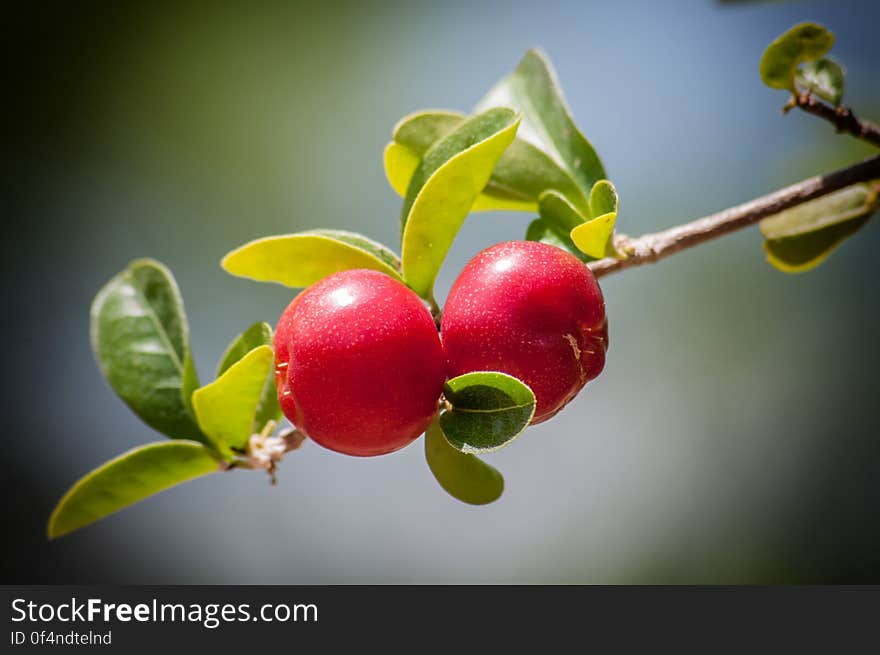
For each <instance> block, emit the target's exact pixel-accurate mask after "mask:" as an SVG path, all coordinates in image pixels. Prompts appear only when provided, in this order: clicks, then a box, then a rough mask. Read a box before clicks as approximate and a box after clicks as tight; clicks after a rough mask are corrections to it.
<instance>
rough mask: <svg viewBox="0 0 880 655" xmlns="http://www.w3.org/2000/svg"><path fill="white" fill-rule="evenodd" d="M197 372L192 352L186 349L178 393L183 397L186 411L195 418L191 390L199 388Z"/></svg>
mask: <svg viewBox="0 0 880 655" xmlns="http://www.w3.org/2000/svg"><path fill="white" fill-rule="evenodd" d="M199 386H201V385H200V383H199V374H198V372H197V371H196V363H195V360H193V357H192V353H191V352H189V351H187V353H186V356H185V357H184V359H183V377H182V378H181V384H180V394H181V396H182V397H183V404H184V405H185V406H186V411H187V412H188V413H189V415H190V416H191V417H192V418H193V419H195V417H196V410H195V409H194V408H193V404H192V395H193V391H195V390H196V389H198V388H199Z"/></svg>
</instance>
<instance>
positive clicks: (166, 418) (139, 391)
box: [91, 259, 203, 441]
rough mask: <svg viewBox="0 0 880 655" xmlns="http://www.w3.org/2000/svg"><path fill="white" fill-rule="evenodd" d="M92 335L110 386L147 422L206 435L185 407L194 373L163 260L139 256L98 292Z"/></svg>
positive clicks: (180, 433) (171, 431) (179, 305)
mask: <svg viewBox="0 0 880 655" xmlns="http://www.w3.org/2000/svg"><path fill="white" fill-rule="evenodd" d="M91 340H92V348H93V350H94V351H95V356H96V357H97V359H98V365H99V366H100V367H101V371H102V372H103V374H104V376H105V377H106V378H107V381H108V382H109V383H110V386H111V387H112V388H113V390H114V391H115V392H116V393H117V394H118V395H119V397H120V398H122V400H124V401H125V403H126V404H127V405H128V406H129V407H130V408H131V409H132V411H134V413H135V414H137V415H138V416H139V417H140V418H141V419H142V420H143V421H144V422H145V423H146V424H147V425H149V426H150V427H152V428H155V429H156V430H158V431H159V432H162V433H163V434H166V435H168V436H170V437H176V438H189V439H196V440H200V441H201V440H202V439H203V436H202V434H201V432H200V431H199V428H198V426H197V425H196V423H195V420H194V419H193V417H192V415H191V414H190V412H189V410H188V409H187V406H188V405H189V392H190V391H191V390H192V386H193V381H194V380H196V377H195V367H194V366H193V365H192V361H191V359H190V354H189V329H188V327H187V322H186V314H185V313H184V309H183V301H182V300H181V298H180V291H179V290H178V288H177V284H176V283H175V281H174V278H173V277H172V275H171V273H170V272H169V271H168V270H167V269H166V268H165V267H164V266H162V264H160V263H159V262H156V261H152V260H148V259H140V260H136V261H134V262H132V263H131V264H130V265H129V266H128V268H126V269H125V270H124V271H122V272H121V273H119V274H118V275H117V276H116V277H114V278H113V279H112V280H110V281H109V282H108V283H107V284H106V285H105V286H104V288H103V289H101V290H100V291H99V292H98V295H97V296H95V300H94V302H93V303H92V309H91Z"/></svg>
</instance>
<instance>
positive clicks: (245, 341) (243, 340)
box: [217, 322, 272, 378]
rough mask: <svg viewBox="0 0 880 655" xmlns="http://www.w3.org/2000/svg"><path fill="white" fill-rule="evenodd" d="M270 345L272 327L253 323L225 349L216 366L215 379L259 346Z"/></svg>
mask: <svg viewBox="0 0 880 655" xmlns="http://www.w3.org/2000/svg"><path fill="white" fill-rule="evenodd" d="M271 345H272V327H271V326H270V325H269V324H268V323H263V322H260V323H254V324H253V325H251V326H250V327H249V328H248V329H247V330H245V331H244V332H242V333H241V334H239V335H238V336H237V337H235V339H233V340H232V342H231V343H230V344H229V345H228V346H227V347H226V352H224V353H223V356H222V357H221V358H220V364H219V365H218V366H217V377H218V378H219V377H220V376H221V375H223V374H224V373H225V372H226V371H227V370H229V367H230V366H232V365H233V364H235V362H237V361H238V360H240V359H241V358H242V357H244V356H245V355H247V354H248V353H249V352H250V351H252V350H254V349H255V348H259V347H260V346H271Z"/></svg>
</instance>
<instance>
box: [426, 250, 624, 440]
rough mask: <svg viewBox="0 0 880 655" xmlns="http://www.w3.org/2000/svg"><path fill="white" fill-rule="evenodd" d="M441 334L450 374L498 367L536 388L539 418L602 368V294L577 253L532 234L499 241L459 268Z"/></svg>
mask: <svg viewBox="0 0 880 655" xmlns="http://www.w3.org/2000/svg"><path fill="white" fill-rule="evenodd" d="M441 335H442V337H443V345H444V347H445V349H446V357H447V361H448V365H449V366H448V373H449V376H450V377H455V376H457V375H461V374H463V373H469V372H471V371H501V372H503V373H507V374H509V375H512V376H514V377H516V378H519V379H520V380H522V381H523V382H525V383H526V384H527V385H529V387H531V389H532V391H533V392H534V393H535V399H536V401H537V407H536V409H535V417H534V419H533V420H532V423H540V422H541V421H546V420H547V419H548V418H550V417H551V416H553V415H554V414H556V412H558V411H559V410H560V409H562V408H563V407H564V406H565V405H566V403H568V402H569V401H570V400H571V399H572V398H574V397H575V396H576V395H577V393H578V392H579V391H580V390H581V389H582V388H583V386H584V385H585V384H586V383H587V382H589V381H590V380H592V379H593V378H595V377H596V376H597V375H599V373H601V372H602V368H603V367H604V366H605V350H606V348H607V347H608V323H607V321H606V319H605V301H604V300H603V299H602V291H601V289H599V284H598V283H597V282H596V278H595V277H593V274H592V273H591V272H590V269H588V268H587V267H586V266H585V265H584V264H583V263H582V262H581V261H579V260H578V259H577V258H576V257H574V256H573V255H571V254H569V253H567V252H565V251H563V250H560V249H559V248H555V247H553V246H549V245H546V244H543V243H536V242H533V241H509V242H507V243H499V244H498V245H495V246H492V247H491V248H487V249H486V250H484V251H483V252H481V253H479V254H478V255H477V256H476V257H474V258H473V259H472V260H471V261H470V262H469V263H468V264H467V266H465V267H464V270H462V272H461V274H460V275H459V276H458V279H457V280H456V281H455V284H454V285H453V286H452V290H451V291H450V292H449V298H448V299H447V301H446V307H445V308H444V310H443V320H442V325H441Z"/></svg>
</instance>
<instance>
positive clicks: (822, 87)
mask: <svg viewBox="0 0 880 655" xmlns="http://www.w3.org/2000/svg"><path fill="white" fill-rule="evenodd" d="M845 78H846V76H845V74H844V72H843V67H842V66H841V65H840V64H838V63H837V62H836V61H834V60H833V59H831V58H829V57H826V58H824V59H820V60H818V61H808V62H806V63H805V64H803V65H802V66H801V67H800V68H799V69H798V71H797V75H796V77H795V80H796V82H797V85H798V86H799V87H800V88H802V89H804V90H807V91H810V92H811V93H815V94H816V95H817V96H819V97H820V98H823V99H825V100H827V101H828V102H830V103H831V104H833V105H834V106H835V107H836V106H839V105H840V101H841V100H842V99H843V85H844V81H845Z"/></svg>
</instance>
